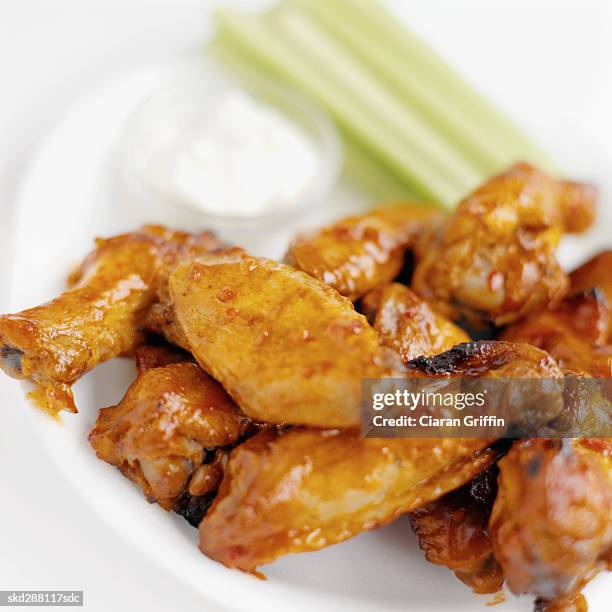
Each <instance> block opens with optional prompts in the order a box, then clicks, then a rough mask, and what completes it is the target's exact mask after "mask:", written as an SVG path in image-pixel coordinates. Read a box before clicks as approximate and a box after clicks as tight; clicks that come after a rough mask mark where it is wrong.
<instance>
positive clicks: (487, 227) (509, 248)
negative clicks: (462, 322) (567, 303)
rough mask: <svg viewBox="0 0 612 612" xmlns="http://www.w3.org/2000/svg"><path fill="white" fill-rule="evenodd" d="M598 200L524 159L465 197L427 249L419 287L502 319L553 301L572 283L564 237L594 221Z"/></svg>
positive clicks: (443, 301) (459, 309)
mask: <svg viewBox="0 0 612 612" xmlns="http://www.w3.org/2000/svg"><path fill="white" fill-rule="evenodd" d="M595 199H596V191H595V189H594V188H592V187H589V186H587V185H580V184H576V183H569V182H561V181H556V180H553V179H551V178H550V177H548V176H547V175H546V174H544V173H543V172H541V171H539V170H538V169H536V168H534V167H533V166H530V165H528V164H525V163H520V164H517V165H515V166H513V167H512V168H510V169H509V170H507V171H506V172H504V173H503V174H501V175H499V176H497V177H495V178H493V179H491V180H490V181H488V182H487V183H485V184H484V185H482V186H481V187H480V188H479V189H477V190H476V191H475V192H473V193H472V194H471V195H469V196H468V197H467V198H465V199H464V200H463V201H462V202H460V203H459V205H458V207H457V209H456V210H455V212H454V213H453V214H452V215H451V217H450V218H449V219H448V220H447V221H446V223H445V224H444V225H443V227H442V229H441V230H440V231H439V232H438V235H437V239H436V240H435V241H434V242H433V243H432V244H431V245H430V246H429V248H428V249H427V250H424V251H423V253H422V258H421V259H420V261H418V263H417V266H416V269H415V272H414V277H413V288H414V290H415V291H416V293H418V294H419V295H420V296H421V297H422V298H423V299H425V300H427V301H429V302H432V303H438V304H439V305H440V307H444V306H445V307H446V308H447V310H448V312H449V313H450V314H452V316H453V318H455V316H456V315H459V314H462V315H465V316H467V317H470V318H472V319H476V320H478V319H485V320H490V321H492V322H493V323H495V324H496V325H503V324H506V323H511V322H512V321H515V320H517V319H518V318H520V317H522V316H524V315H526V314H528V313H530V312H533V311H534V310H538V309H540V308H543V307H545V306H547V305H549V304H550V305H554V304H556V303H558V302H559V301H560V300H561V298H563V296H564V295H565V293H566V292H567V289H568V279H567V276H566V275H565V274H564V273H563V271H562V270H561V268H560V266H559V264H558V263H557V260H556V259H555V249H556V246H557V243H558V241H559V238H560V236H561V234H562V233H563V232H576V231H582V230H584V229H586V227H588V225H590V223H591V221H592V219H593V214H594V206H595Z"/></svg>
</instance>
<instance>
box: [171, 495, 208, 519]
mask: <svg viewBox="0 0 612 612" xmlns="http://www.w3.org/2000/svg"><path fill="white" fill-rule="evenodd" d="M216 495H217V492H216V491H213V492H211V493H205V494H204V495H199V496H193V495H189V493H188V492H185V493H183V494H182V495H181V496H180V497H179V498H178V499H177V500H176V502H175V504H174V508H173V510H174V512H176V513H177V514H180V515H181V516H182V517H183V518H184V519H185V520H186V521H187V522H188V523H189V524H190V525H192V526H193V527H196V528H197V527H199V525H200V523H201V522H202V519H203V518H204V517H205V516H206V513H207V512H208V509H209V508H210V506H211V505H212V503H213V500H214V499H215V497H216Z"/></svg>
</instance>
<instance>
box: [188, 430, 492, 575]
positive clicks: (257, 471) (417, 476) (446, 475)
mask: <svg viewBox="0 0 612 612" xmlns="http://www.w3.org/2000/svg"><path fill="white" fill-rule="evenodd" d="M490 442H491V441H490V440H489V441H487V440H462V439H454V440H448V439H447V440H444V439H440V440H406V439H401V440H400V439H387V440H383V439H365V438H360V437H358V436H357V435H355V434H353V433H350V432H338V431H337V430H336V431H325V430H310V429H302V428H295V429H292V430H290V431H288V432H285V433H280V432H272V431H267V432H262V433H259V434H257V435H256V436H254V437H253V438H251V439H249V440H247V441H246V442H245V443H244V444H241V445H240V446H238V447H236V448H235V449H234V450H233V451H232V453H231V455H230V459H229V462H228V465H227V470H226V473H225V477H224V479H223V482H222V483H221V488H220V489H219V493H218V495H217V497H216V498H215V501H214V502H213V505H212V507H211V508H210V510H209V512H208V514H207V515H206V517H205V518H204V520H203V521H202V523H201V524H200V548H201V549H202V551H203V552H204V554H206V555H207V556H209V557H211V558H212V559H215V560H217V561H220V562H221V563H223V564H224V565H226V566H227V567H236V568H239V569H241V570H244V571H246V572H255V570H256V568H257V567H258V566H260V565H263V564H265V563H269V562H271V561H273V560H274V559H276V558H277V557H280V556H281V555H285V554H288V553H296V552H305V551H312V550H318V549H320V548H323V547H324V546H328V545H330V544H334V543H336V542H341V541H343V540H346V539H348V538H350V537H352V536H354V535H357V534H358V533H360V532H362V531H364V530H368V529H374V528H376V527H379V526H381V525H384V524H385V523H388V522H390V521H392V520H393V519H395V518H397V517H398V516H399V515H400V514H402V513H404V512H409V511H411V510H413V509H415V508H416V507H418V506H420V505H422V504H425V503H427V502H428V501H430V500H432V499H435V498H437V497H439V496H440V495H441V494H443V493H444V492H445V491H448V490H452V489H454V488H457V487H459V486H461V485H462V484H463V483H464V482H466V481H468V480H470V479H471V478H472V477H473V476H474V475H476V474H478V473H479V472H481V471H482V470H483V469H484V468H485V467H486V466H487V465H488V464H489V463H490V461H491V456H490V451H488V450H486V447H487V446H488V445H489V444H490Z"/></svg>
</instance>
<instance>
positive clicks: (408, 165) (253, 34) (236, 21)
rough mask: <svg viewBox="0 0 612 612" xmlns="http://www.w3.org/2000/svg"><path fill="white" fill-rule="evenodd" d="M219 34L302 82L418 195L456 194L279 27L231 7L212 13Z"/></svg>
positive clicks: (449, 199) (450, 197)
mask: <svg viewBox="0 0 612 612" xmlns="http://www.w3.org/2000/svg"><path fill="white" fill-rule="evenodd" d="M216 22H217V25H218V27H219V36H221V37H222V39H223V40H224V42H225V43H227V44H229V45H231V46H233V47H234V48H236V49H237V50H242V52H243V53H245V54H248V56H249V60H251V61H254V62H257V63H258V64H259V65H260V66H261V67H262V68H264V69H265V70H267V71H268V72H271V73H273V74H275V75H277V76H280V77H281V78H283V79H285V80H286V81H288V82H290V83H293V84H295V85H297V86H298V87H300V88H301V89H302V90H303V91H305V92H306V93H308V94H309V95H311V96H313V97H314V98H315V100H317V101H319V102H320V103H322V104H323V105H324V106H326V107H327V108H328V110H330V112H331V113H332V114H333V116H334V117H335V119H336V120H337V122H338V124H339V125H340V126H341V128H343V129H344V130H345V131H346V132H347V133H350V134H351V135H352V137H353V138H354V139H355V140H356V141H357V142H358V143H359V145H360V146H362V147H363V148H364V149H365V150H366V151H367V152H368V153H370V154H371V155H372V156H374V157H375V158H376V159H377V160H378V161H379V163H382V164H383V165H385V166H387V168H388V169H389V170H390V171H391V172H392V173H393V174H394V175H395V176H397V178H398V179H399V180H400V181H401V182H402V183H404V184H406V186H407V188H409V189H410V190H412V191H414V192H416V193H418V194H419V195H420V196H421V197H424V198H427V199H433V200H434V201H437V202H439V203H443V204H445V205H447V206H448V205H450V204H452V203H453V202H454V201H455V200H456V198H457V188H456V187H455V186H453V185H452V184H449V183H448V182H447V181H446V179H445V178H444V177H443V176H440V175H439V173H438V172H436V170H435V169H432V168H431V167H429V166H428V165H427V164H426V163H425V162H424V160H422V159H421V158H420V155H418V153H417V154H416V155H415V153H414V152H413V149H411V148H408V147H407V146H406V143H405V142H404V141H403V140H402V139H401V138H398V137H397V136H396V135H394V134H389V133H388V131H387V130H385V129H383V128H382V127H381V126H380V125H379V124H378V122H377V121H375V118H376V115H375V113H372V112H371V111H369V109H368V108H367V107H365V106H364V105H363V104H360V103H358V100H354V99H353V98H354V96H352V95H351V94H348V93H347V92H346V91H344V89H343V88H342V87H341V86H339V85H338V84H337V83H334V82H330V81H329V80H328V79H326V78H325V77H322V76H321V75H320V73H319V70H318V69H317V68H316V67H315V68H313V67H312V65H311V64H309V63H308V62H306V61H305V60H304V58H302V57H300V55H299V54H297V53H295V51H294V49H293V48H292V46H291V45H290V44H289V45H288V44H287V43H286V41H285V42H283V37H282V36H281V35H280V34H279V32H278V31H276V30H274V29H272V28H270V27H269V26H268V24H267V23H264V22H263V21H262V20H261V19H256V18H253V17H248V16H246V15H241V14H239V13H236V12H234V11H231V10H225V11H219V12H217V14H216Z"/></svg>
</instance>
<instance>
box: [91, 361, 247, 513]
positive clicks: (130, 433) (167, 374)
mask: <svg viewBox="0 0 612 612" xmlns="http://www.w3.org/2000/svg"><path fill="white" fill-rule="evenodd" d="M248 426H249V419H248V418H247V417H245V416H244V415H243V414H242V413H241V412H240V410H239V409H238V408H237V407H236V405H235V404H234V403H233V402H232V400H231V399H230V397H229V396H228V395H227V393H225V391H224V390H223V388H222V387H221V385H220V384H219V383H217V382H216V381H214V380H213V379H212V378H210V376H208V375H207V374H206V373H204V372H203V371H202V370H201V368H200V367H199V366H198V365H197V364H195V363H190V362H183V363H170V364H169V365H165V366H162V367H154V368H151V369H146V370H144V371H143V372H141V373H140V374H139V376H138V378H137V379H136V380H135V381H134V382H133V383H132V385H131V386H130V388H129V389H128V391H127V393H126V394H125V397H124V398H123V399H122V400H121V402H120V403H119V404H117V405H116V406H110V407H109V408H103V409H102V410H101V411H100V413H99V415H98V419H97V421H96V424H95V426H94V428H93V430H92V431H91V433H90V434H89V441H90V443H91V445H92V446H93V448H94V449H95V451H96V454H97V455H98V457H99V458H100V459H103V460H104V461H106V462H107V463H110V464H112V465H115V466H117V467H118V468H119V469H120V470H121V472H122V473H123V474H124V475H125V476H127V477H128V478H129V479H130V480H132V481H134V482H135V483H136V484H138V485H139V486H140V488H141V489H142V490H143V492H144V494H145V496H146V497H147V499H148V500H149V501H151V502H157V503H158V504H159V505H160V506H162V507H164V508H166V509H170V508H172V506H173V505H174V503H175V502H176V501H177V499H178V498H179V496H180V495H181V494H182V493H184V492H185V491H186V490H187V489H193V491H192V493H193V494H194V495H203V494H204V493H206V492H209V491H206V490H204V489H203V488H202V486H198V485H197V483H198V482H200V483H201V482H204V481H206V482H207V483H208V484H209V485H210V486H211V487H214V488H216V486H217V485H218V484H219V481H220V479H221V476H222V472H221V473H219V469H218V466H214V465H213V466H211V465H210V464H204V463H203V462H204V460H205V458H206V449H209V450H210V449H211V448H214V447H224V446H227V445H231V444H234V443H235V442H236V441H237V440H238V439H239V438H240V437H241V436H242V435H243V434H244V433H245V432H246V430H247V428H248ZM213 472H214V473H213ZM213 476H216V482H213V480H215V479H214V478H212V477H213Z"/></svg>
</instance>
